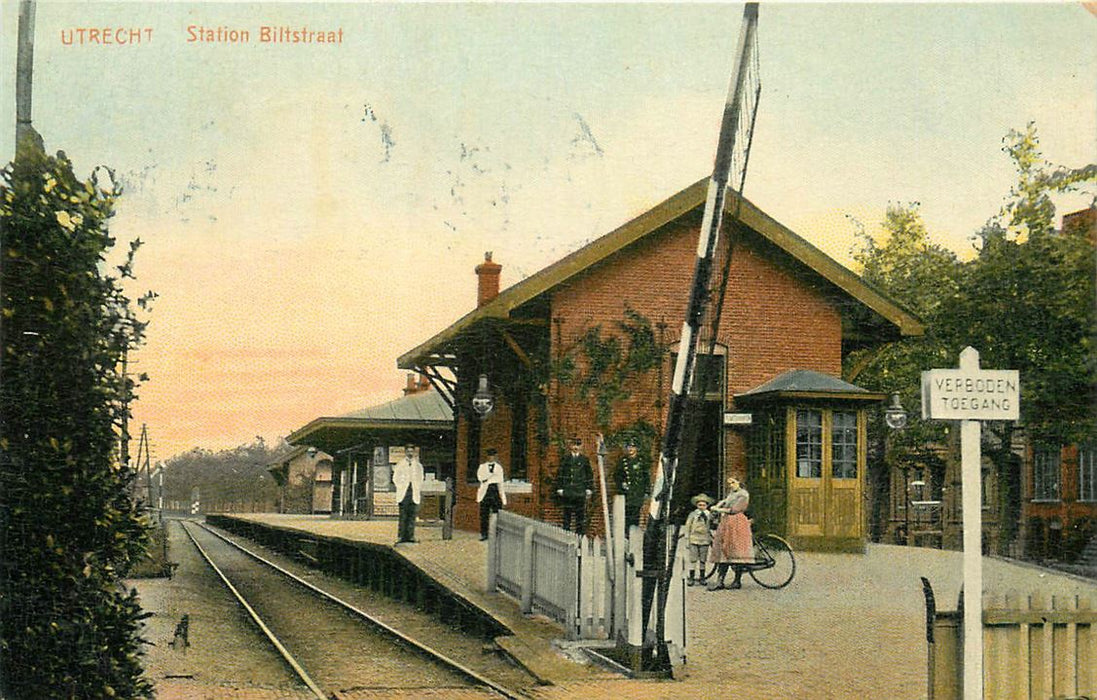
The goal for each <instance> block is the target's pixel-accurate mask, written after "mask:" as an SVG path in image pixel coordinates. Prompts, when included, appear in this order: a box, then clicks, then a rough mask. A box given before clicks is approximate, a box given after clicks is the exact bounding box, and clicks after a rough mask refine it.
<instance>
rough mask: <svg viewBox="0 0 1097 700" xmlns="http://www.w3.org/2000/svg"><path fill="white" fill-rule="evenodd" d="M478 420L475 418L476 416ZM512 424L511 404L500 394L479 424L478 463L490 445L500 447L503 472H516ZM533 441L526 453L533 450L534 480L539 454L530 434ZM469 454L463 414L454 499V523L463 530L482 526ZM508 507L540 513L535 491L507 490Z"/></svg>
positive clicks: (531, 467) (523, 512)
mask: <svg viewBox="0 0 1097 700" xmlns="http://www.w3.org/2000/svg"><path fill="white" fill-rule="evenodd" d="M474 420H475V419H474ZM510 424H511V414H510V408H509V407H508V406H507V405H506V403H504V402H503V400H502V399H501V398H499V397H497V399H496V402H495V408H494V410H492V412H491V413H489V414H488V416H487V417H486V418H484V419H483V420H482V421H481V424H480V454H479V455H478V456H477V458H476V463H477V464H479V463H481V462H485V461H487V450H488V448H489V447H494V448H495V449H496V450H498V451H499V454H498V455H497V459H498V460H499V463H500V464H502V465H503V468H504V470H505V471H504V473H505V474H506V477H507V478H508V479H510V478H511V477H512V476H513V472H512V471H511V455H510V451H511V444H510ZM527 435H532V428H531V430H530V431H527ZM530 441H531V444H530V445H529V446H527V454H530V455H531V457H530V462H531V463H530V464H529V466H528V467H527V473H528V474H529V478H530V480H531V481H534V480H535V476H536V474H535V471H534V470H535V468H536V467H535V466H534V465H535V462H534V459H535V458H536V454H534V453H535V450H534V447H533V445H532V438H530ZM467 455H468V422H467V420H466V419H465V418H461V420H460V422H459V424H458V427H457V478H456V482H457V483H456V492H457V494H456V495H457V498H456V502H455V503H454V509H453V524H454V527H457V528H459V529H461V530H471V531H479V529H480V505H479V504H478V503H477V502H476V490H477V487H478V484H477V482H476V480H475V477H476V472H475V471H473V473H472V475H471V478H472V481H471V483H470V482H469V478H468V477H467V476H466V475H467V471H466V465H467V463H468V462H467V459H466V456H467ZM506 507H507V510H510V511H513V512H515V513H518V514H520V515H525V516H527V517H530V518H536V517H538V514H537V506H536V498H535V495H534V494H518V493H509V492H508V493H507V506H506Z"/></svg>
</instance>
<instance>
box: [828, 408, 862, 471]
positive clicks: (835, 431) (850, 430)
mask: <svg viewBox="0 0 1097 700" xmlns="http://www.w3.org/2000/svg"><path fill="white" fill-rule="evenodd" d="M831 421H832V422H831V429H830V445H831V448H830V451H831V476H833V477H834V478H835V479H856V478H857V413H856V412H855V411H835V412H834V414H833V416H832V418H831Z"/></svg>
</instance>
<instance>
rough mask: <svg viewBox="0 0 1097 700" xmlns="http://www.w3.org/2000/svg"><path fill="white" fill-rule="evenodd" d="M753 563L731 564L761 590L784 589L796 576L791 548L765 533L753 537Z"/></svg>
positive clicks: (706, 578)
mask: <svg viewBox="0 0 1097 700" xmlns="http://www.w3.org/2000/svg"><path fill="white" fill-rule="evenodd" d="M753 541H754V562H753V563H744V564H732V565H731V566H737V567H739V568H741V569H742V570H743V571H745V572H747V573H748V574H750V577H751V578H752V579H754V582H755V583H757V584H758V585H759V586H761V587H763V588H773V589H777V588H784V587H785V586H787V585H788V584H789V583H791V582H792V578H793V576H795V575H796V557H795V556H794V555H793V553H792V546H791V545H789V543H788V542H786V541H785V539H784V538H783V537H780V536H778V535H774V534H772V533H767V534H765V535H761V536H758V535H756V536H754V538H753ZM718 566H719V565H718V564H712V568H710V569H709V570H708V573H706V574H705V576H704V578H702V579H701V581H702V582H704V581H707V580H708V579H709V577H711V576H712V575H713V574H714V573H716V569H717V568H718Z"/></svg>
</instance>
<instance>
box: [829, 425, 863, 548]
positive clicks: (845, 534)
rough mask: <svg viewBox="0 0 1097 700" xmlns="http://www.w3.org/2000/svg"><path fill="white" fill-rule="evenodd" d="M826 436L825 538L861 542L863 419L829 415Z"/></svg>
mask: <svg viewBox="0 0 1097 700" xmlns="http://www.w3.org/2000/svg"><path fill="white" fill-rule="evenodd" d="M825 418H826V420H825V423H827V426H826V428H827V429H826V430H825V431H824V435H825V436H826V438H827V439H826V440H825V441H824V442H827V443H829V444H827V445H825V447H826V451H825V455H826V458H829V459H825V460H824V461H827V462H829V464H826V465H825V466H826V468H825V469H824V479H823V481H824V482H825V490H826V494H827V498H826V507H825V508H824V522H825V526H824V534H825V535H826V536H827V537H829V538H835V539H848V538H859V537H861V533H862V521H863V512H862V502H863V501H862V498H861V485H862V483H863V481H864V473H863V472H864V468H863V463H862V460H861V448H860V447H861V445H863V444H864V440H863V439H862V434H863V430H864V426H863V422H864V420H863V418H864V415H863V414H862V413H861V412H860V411H856V410H834V411H827V412H826V415H825Z"/></svg>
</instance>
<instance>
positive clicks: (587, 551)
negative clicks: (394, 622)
mask: <svg viewBox="0 0 1097 700" xmlns="http://www.w3.org/2000/svg"><path fill="white" fill-rule="evenodd" d="M624 519H625V503H624V497H623V496H617V497H616V498H615V499H614V504H613V517H612V518H611V522H612V523H613V525H614V527H613V538H612V542H613V543H614V546H613V547H612V550H611V547H610V546H609V544H608V543H607V542H606V541H605V540H603V539H602V538H599V537H580V536H578V535H576V534H575V533H572V532H568V531H566V530H564V529H562V528H559V527H556V526H554V525H550V524H548V523H544V522H541V521H538V520H532V519H530V518H525V517H522V516H520V515H515V514H514V513H510V512H507V511H505V510H504V511H499V513H497V514H496V515H494V516H492V525H491V532H490V535H489V542H488V590H491V591H495V590H498V591H502V592H504V593H506V594H508V595H510V596H513V597H514V598H516V599H517V600H518V601H519V607H520V608H521V610H522V612H524V613H531V612H540V613H542V614H544V615H546V616H548V617H549V618H551V619H553V620H555V621H557V622H559V623H560V624H561V625H563V626H564V628H565V630H566V631H567V634H568V636H569V638H571V639H612V640H617V641H620V642H622V643H627V644H629V645H630V646H633V647H637V648H638V647H640V646H641V643H642V639H641V630H642V624H641V623H642V620H641V617H642V615H641V609H642V607H641V588H642V584H641V580H642V579H641V577H640V576H639V575H638V574H639V573H640V572H642V571H643V570H644V560H643V548H642V546H641V543H642V542H643V531H642V530H641V529H640V528H637V527H633V528H631V531H630V532H629V536H628V537H627V538H626V537H625V527H624ZM681 554H684V552H681V551H680V555H681ZM685 578H686V564H685V560H684V556H679V557H678V558H677V561H676V562H675V568H674V575H673V585H671V587H670V591H669V595H668V599H667V615H666V622H665V626H666V637H667V641H668V642H670V643H671V645H672V655H677V656H678V657H679V658H684V657H685V644H686V639H685V635H686V627H685V617H686V614H685V613H686V610H685ZM651 629H654V624H652V626H651Z"/></svg>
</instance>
